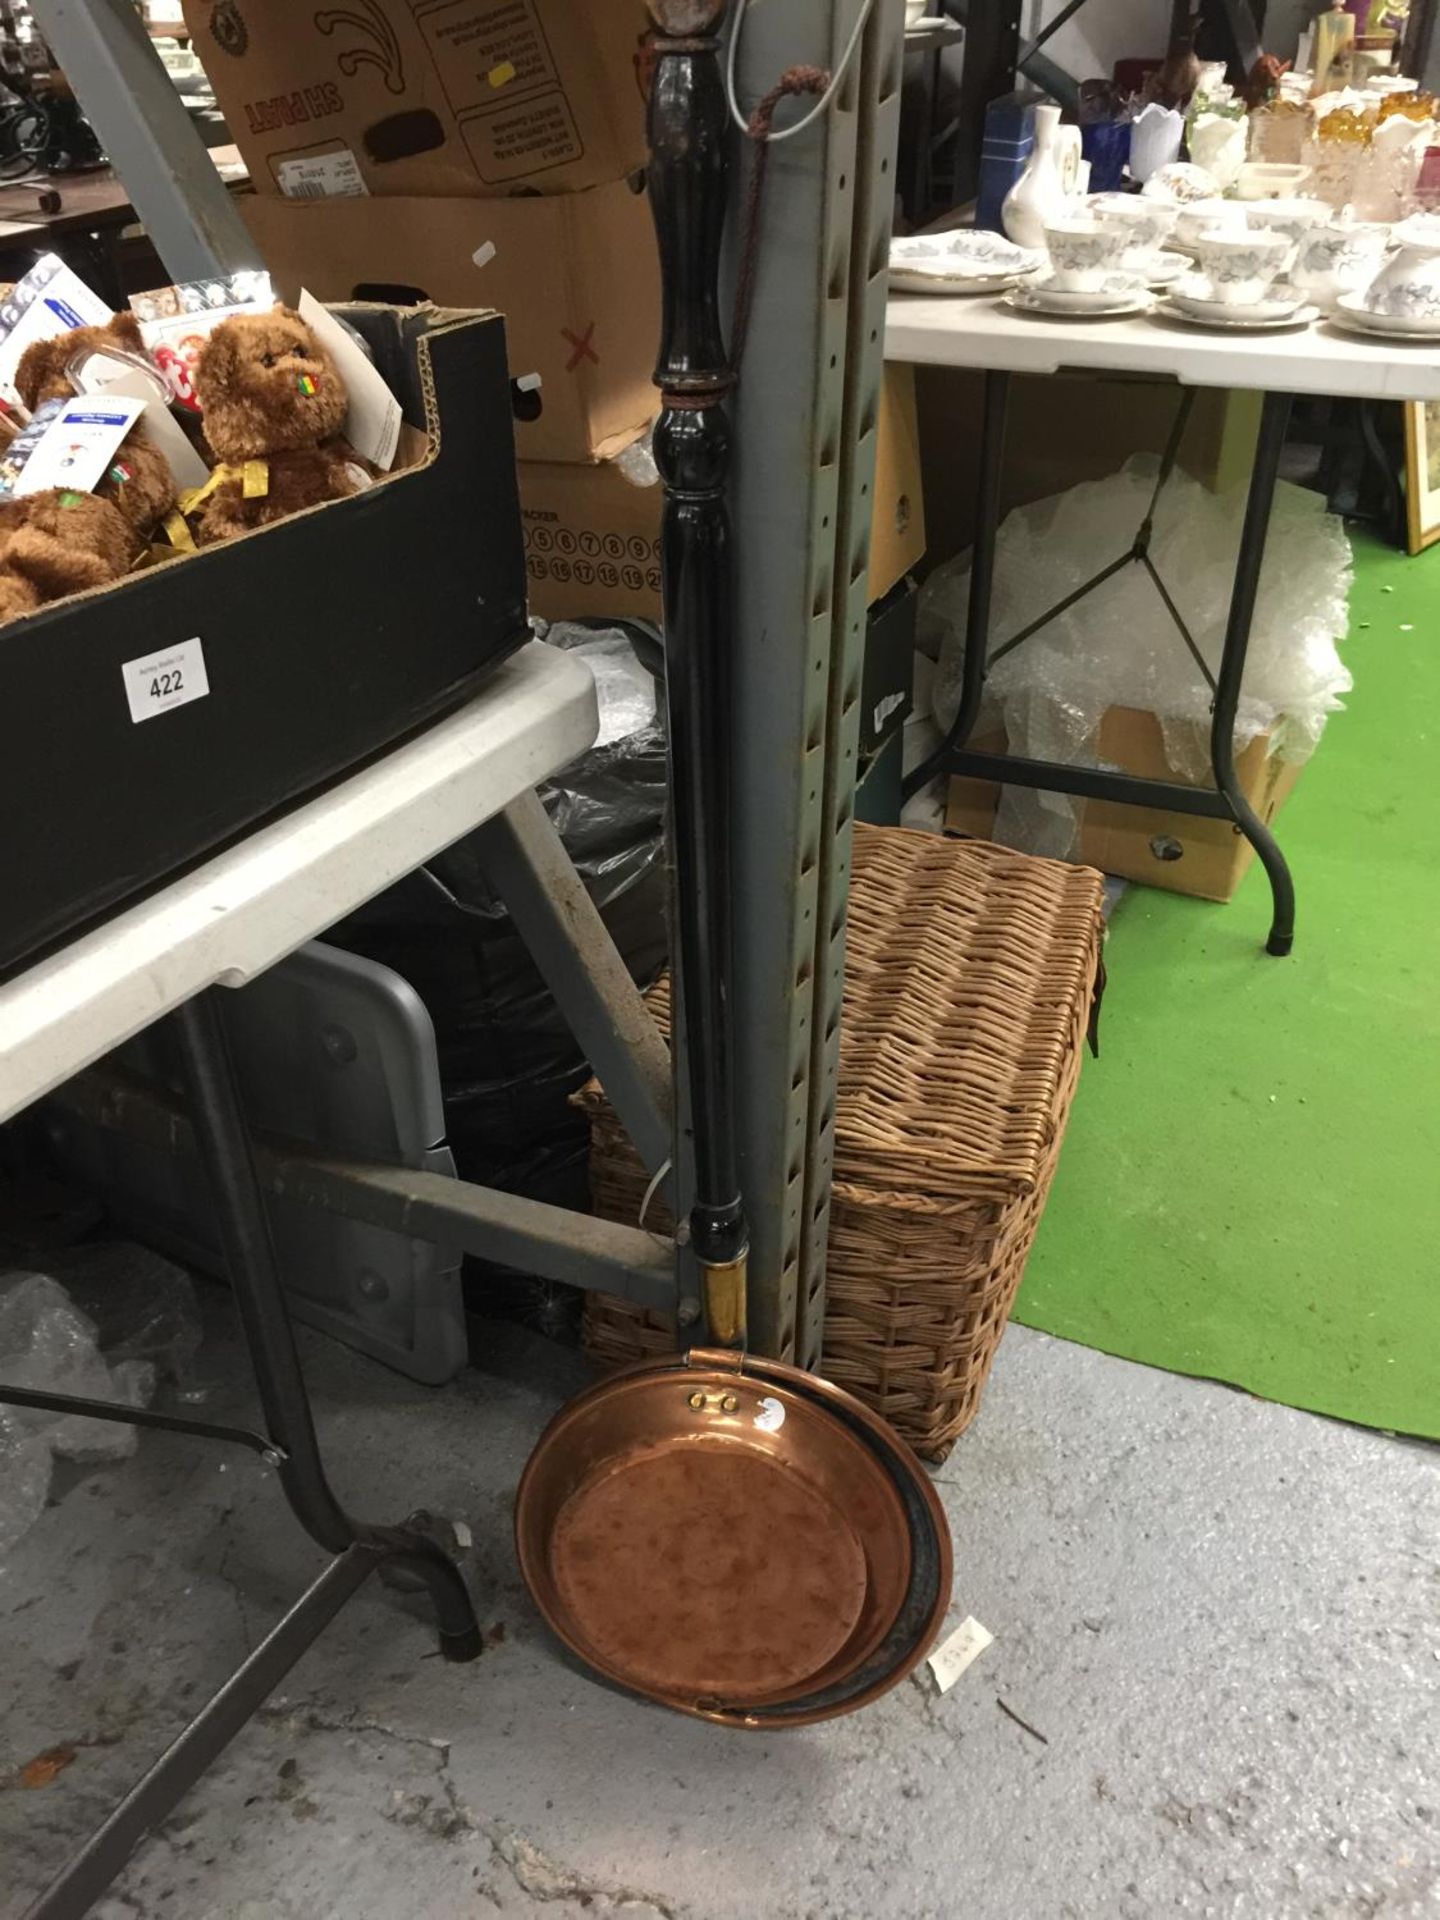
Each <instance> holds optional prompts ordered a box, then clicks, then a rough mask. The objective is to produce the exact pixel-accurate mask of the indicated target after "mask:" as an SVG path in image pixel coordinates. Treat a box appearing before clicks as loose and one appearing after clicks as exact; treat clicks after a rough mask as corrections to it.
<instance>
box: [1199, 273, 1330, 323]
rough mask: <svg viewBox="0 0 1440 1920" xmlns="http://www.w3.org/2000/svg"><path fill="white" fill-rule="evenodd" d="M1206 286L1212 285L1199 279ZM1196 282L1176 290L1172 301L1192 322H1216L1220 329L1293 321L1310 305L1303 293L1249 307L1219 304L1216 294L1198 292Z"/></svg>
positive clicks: (1278, 295) (1275, 297)
mask: <svg viewBox="0 0 1440 1920" xmlns="http://www.w3.org/2000/svg"><path fill="white" fill-rule="evenodd" d="M1196 279H1199V283H1200V285H1202V286H1208V285H1209V282H1208V281H1206V280H1204V279H1203V278H1201V277H1200V276H1196ZM1194 286H1195V280H1192V281H1191V282H1190V284H1189V285H1182V286H1177V287H1172V288H1171V289H1170V299H1171V300H1172V301H1173V302H1174V304H1175V305H1176V306H1177V307H1183V308H1184V310H1185V312H1186V313H1188V314H1189V315H1190V316H1191V318H1192V319H1195V320H1213V321H1214V322H1215V323H1216V324H1217V325H1218V326H1222V327H1225V326H1236V327H1267V326H1271V325H1273V324H1275V323H1276V322H1278V321H1282V320H1291V319H1293V318H1294V316H1295V315H1296V314H1297V313H1298V312H1299V311H1300V309H1301V308H1302V307H1303V306H1305V305H1306V301H1305V297H1304V295H1303V294H1299V293H1272V294H1270V295H1269V296H1268V297H1267V298H1266V299H1264V300H1256V301H1253V302H1250V303H1249V304H1246V303H1243V302H1241V301H1238V300H1217V299H1216V298H1215V296H1214V295H1213V294H1208V293H1197V292H1195V291H1194Z"/></svg>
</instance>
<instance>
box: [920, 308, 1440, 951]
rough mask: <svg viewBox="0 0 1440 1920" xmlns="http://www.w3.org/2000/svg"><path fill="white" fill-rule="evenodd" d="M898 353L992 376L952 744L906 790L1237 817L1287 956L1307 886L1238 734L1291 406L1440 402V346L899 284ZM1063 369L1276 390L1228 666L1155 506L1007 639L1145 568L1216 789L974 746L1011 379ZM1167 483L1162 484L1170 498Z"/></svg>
mask: <svg viewBox="0 0 1440 1920" xmlns="http://www.w3.org/2000/svg"><path fill="white" fill-rule="evenodd" d="M885 357H886V358H887V359H888V360H896V361H909V362H912V363H914V364H916V365H922V366H944V367H968V368H974V369H978V370H980V371H982V372H983V373H984V375H985V395H984V411H983V416H982V426H981V436H980V485H979V492H978V498H977V504H976V528H975V546H974V555H973V560H972V564H971V571H970V598H969V623H968V627H967V635H968V638H967V645H966V648H965V660H964V669H963V678H962V683H961V697H960V705H959V709H958V711H957V712H956V715H955V719H954V722H953V724H952V725H951V727H950V730H949V732H948V733H947V735H946V737H945V739H944V740H943V741H942V742H941V744H940V745H939V747H937V748H936V750H935V752H934V753H932V754H931V755H930V756H929V758H928V759H926V760H925V761H924V763H923V764H922V765H921V766H919V767H917V768H915V769H914V770H913V771H912V773H911V774H909V775H908V776H907V778H906V782H905V791H906V794H907V796H908V795H909V794H910V793H913V792H915V791H916V790H917V789H918V788H919V787H921V786H923V785H925V784H926V782H928V781H929V780H931V779H932V778H934V776H935V775H936V774H938V773H958V774H966V775H969V776H971V777H973V778H978V779H983V780H991V781H1001V782H1006V781H1008V782H1010V783H1012V784H1014V785H1017V786H1027V787H1037V788H1040V789H1042V790H1044V791H1046V792H1051V793H1070V794H1075V795H1077V796H1079V797H1081V798H1086V799H1089V798H1094V799H1101V800H1114V801H1119V802H1121V803H1122V804H1125V805H1130V806H1148V807H1164V808H1169V809H1170V810H1172V811H1173V812H1177V813H1188V814H1198V815H1203V816H1207V817H1209V818H1212V819H1222V820H1231V821H1233V822H1234V824H1235V825H1236V826H1237V827H1238V828H1239V829H1240V831H1241V832H1242V833H1243V834H1244V835H1245V837H1246V838H1247V839H1248V840H1249V841H1250V843H1251V845H1252V846H1253V847H1254V848H1255V851H1256V852H1257V853H1258V854H1259V856H1260V858H1261V860H1262V862H1263V863H1264V866H1265V871H1266V873H1267V875H1268V876H1269V880H1270V890H1271V897H1272V901H1273V913H1272V918H1271V925H1270V933H1269V937H1268V940H1267V942H1266V947H1267V951H1269V952H1270V953H1273V954H1286V953H1289V952H1290V950H1291V947H1292V946H1293V944H1294V938H1295V889H1294V885H1293V882H1292V880H1291V877H1290V870H1289V868H1288V866H1287V865H1286V862H1285V857H1284V855H1283V854H1282V853H1281V851H1280V848H1279V846H1278V844H1277V843H1276V841H1275V838H1274V836H1273V834H1271V832H1270V830H1269V829H1268V828H1267V827H1266V826H1265V824H1264V822H1263V821H1261V820H1260V819H1259V817H1258V816H1257V815H1256V813H1255V811H1254V809H1253V808H1252V807H1251V805H1250V803H1249V801H1248V800H1247V799H1246V797H1245V795H1244V794H1243V793H1242V792H1241V790H1240V786H1239V783H1238V780H1237V778H1236V774H1235V755H1234V733H1235V712H1236V707H1237V705H1238V702H1239V698H1240V686H1241V681H1242V679H1243V678H1244V673H1245V656H1246V652H1247V649H1248V646H1249V641H1250V623H1251V618H1252V615H1253V613H1254V609H1255V593H1256V588H1257V586H1258V583H1259V578H1260V567H1261V563H1262V561H1263V560H1264V556H1265V535H1266V530H1267V527H1268V524H1269V520H1270V508H1271V503H1272V501H1273V499H1274V494H1275V482H1276V478H1277V475H1278V473H1279V468H1280V456H1281V454H1282V452H1283V451H1284V446H1285V430H1286V426H1287V424H1288V421H1289V417H1290V406H1291V401H1292V399H1293V396H1294V395H1295V394H1297V393H1306V394H1326V395H1337V394H1340V395H1345V396H1347V397H1349V398H1354V399H1360V400H1433V399H1437V398H1440V353H1437V352H1436V347H1435V342H1434V341H1418V342H1414V343H1411V342H1402V341H1395V342H1393V343H1392V342H1391V341H1388V340H1382V339H1380V338H1378V337H1376V338H1373V339H1372V338H1364V337H1361V336H1360V335H1357V334H1353V333H1351V332H1349V331H1348V330H1346V329H1343V328H1341V327H1338V326H1336V325H1334V324H1333V322H1330V321H1322V322H1318V323H1315V324H1313V325H1311V326H1309V327H1306V328H1303V329H1298V330H1296V331H1293V332H1283V333H1281V332H1272V333H1240V332H1220V331H1216V332H1210V331H1205V330H1202V329H1200V328H1198V327H1191V326H1187V325H1185V324H1184V323H1183V322H1180V321H1174V320H1167V319H1164V318H1162V317H1160V316H1157V315H1145V316H1139V317H1135V318H1132V319H1126V320H1098V321H1097V320H1059V319H1050V318H1043V317H1040V316H1038V315H1030V314H1023V313H1016V312H1014V311H1012V310H1011V309H1009V308H1007V307H1005V306H1003V305H1002V304H1001V302H1000V300H999V299H996V298H989V297H984V296H982V297H978V298H963V297H955V296H933V295H924V294H920V295H916V294H892V295H891V297H890V302H889V306H888V308H887V310H886V319H885ZM1061 368H1067V369H1070V368H1074V369H1079V370H1089V371H1093V372H1100V373H1141V374H1151V375H1158V376H1165V377H1168V378H1170V379H1173V380H1175V381H1177V382H1178V383H1179V384H1180V386H1181V387H1182V388H1186V387H1189V388H1193V387H1241V388H1250V389H1254V390H1258V391H1259V392H1260V393H1261V394H1262V395H1263V404H1262V408H1261V415H1260V430H1259V435H1258V437H1257V440H1256V446H1255V457H1254V465H1253V467H1252V470H1251V477H1250V491H1249V497H1248V499H1247V501H1246V506H1245V516H1244V520H1243V522H1242V526H1241V534H1240V548H1239V553H1238V555H1237V557H1236V563H1235V576H1234V584H1233V587H1232V590H1231V597H1230V612H1229V617H1228V619H1227V621H1226V626H1225V643H1224V648H1223V651H1222V653H1221V658H1220V665H1219V670H1218V672H1216V673H1215V674H1214V675H1213V676H1212V675H1211V673H1210V670H1209V667H1208V666H1207V665H1206V663H1205V661H1204V660H1203V658H1202V657H1201V656H1200V653H1199V649H1198V648H1197V647H1196V645H1195V643H1194V641H1193V639H1192V638H1191V636H1190V634H1189V632H1188V630H1187V629H1186V627H1185V625H1184V622H1183V620H1182V618H1181V616H1180V614H1179V611H1178V609H1177V608H1176V607H1175V605H1174V603H1173V601H1172V600H1171V599H1170V597H1169V595H1168V593H1167V591H1166V589H1165V586H1164V583H1163V582H1162V581H1161V580H1160V578H1159V576H1158V574H1157V573H1156V572H1155V568H1154V565H1153V563H1152V562H1151V560H1150V555H1149V542H1150V522H1149V519H1148V517H1147V519H1146V521H1145V522H1144V523H1143V524H1142V526H1141V528H1140V529H1139V531H1138V532H1137V534H1136V538H1135V541H1134V543H1133V545H1132V546H1131V547H1130V548H1129V549H1127V551H1126V552H1125V553H1123V554H1121V555H1119V556H1118V557H1116V558H1115V559H1113V560H1111V561H1109V562H1108V563H1107V564H1106V565H1105V566H1103V567H1102V568H1101V569H1100V570H1099V571H1098V572H1097V573H1096V575H1095V577H1094V578H1093V579H1092V580H1090V581H1089V582H1087V583H1086V585H1085V586H1084V587H1082V588H1080V589H1079V590H1078V591H1077V592H1076V593H1073V594H1070V595H1068V596H1067V597H1066V598H1065V599H1064V600H1063V601H1062V602H1060V604H1059V605H1058V606H1055V607H1052V608H1051V609H1050V610H1049V611H1048V612H1047V613H1046V614H1044V615H1042V617H1041V618H1040V619H1039V620H1037V621H1035V622H1032V624H1031V625H1030V626H1029V627H1027V628H1026V629H1025V630H1024V631H1023V632H1022V633H1020V634H1016V635H1008V636H1006V637H1005V639H1004V642H1003V647H1002V650H1003V651H1005V652H1008V651H1010V649H1011V648H1013V647H1015V646H1017V645H1019V644H1021V643H1022V642H1023V641H1025V640H1027V639H1029V637H1030V635H1031V634H1033V633H1035V632H1037V631H1038V630H1039V629H1040V628H1041V627H1042V626H1044V625H1046V624H1047V623H1048V622H1049V621H1050V620H1052V619H1054V618H1055V617H1056V615H1057V614H1060V613H1062V612H1064V611H1065V610H1066V609H1067V608H1068V607H1070V606H1073V605H1074V604H1075V602H1076V601H1077V600H1079V599H1081V598H1082V597H1083V596H1084V595H1085V594H1086V593H1089V592H1090V591H1092V590H1093V588H1095V587H1096V586H1098V585H1099V584H1100V583H1101V581H1103V580H1105V579H1108V578H1109V577H1110V575H1111V574H1113V573H1118V572H1119V571H1120V570H1121V569H1122V568H1123V567H1126V566H1129V565H1132V564H1133V565H1140V566H1143V567H1145V568H1146V569H1147V571H1148V572H1149V573H1150V575H1151V578H1152V579H1153V580H1154V582H1155V585H1156V588H1157V590H1158V592H1159V594H1160V596H1161V598H1162V599H1163V600H1164V603H1165V606H1166V610H1167V612H1168V614H1169V616H1170V617H1171V618H1172V619H1173V620H1174V622H1175V624H1176V626H1177V627H1178V628H1179V631H1180V633H1181V636H1182V638H1183V639H1184V640H1185V642H1186V644H1187V645H1188V646H1189V648H1190V651H1191V653H1192V655H1193V656H1194V658H1195V660H1196V664H1197V667H1198V669H1199V671H1200V672H1202V673H1203V674H1204V675H1205V678H1206V679H1207V680H1208V681H1209V682H1210V686H1211V691H1212V694H1213V708H1212V720H1211V729H1210V760H1211V770H1212V772H1213V775H1214V781H1215V784H1214V786H1213V787H1194V786H1187V785H1185V784H1183V783H1182V782H1179V781H1169V780H1151V779H1143V778H1140V777H1139V776H1137V775H1134V774H1124V773H1116V772H1111V771H1109V770H1107V769H1105V768H1101V767H1079V766H1066V765H1062V764H1060V763H1058V762H1053V761H1044V760H1027V759H1022V758H1019V757H1018V756H1014V755H1010V754H996V753H979V752H976V751H974V750H973V749H971V748H970V747H968V746H967V745H966V742H967V741H968V739H969V737H970V735H971V733H972V731H973V729H974V726H975V722H976V719H977V718H978V716H979V711H980V701H981V696H982V694H983V692H984V687H985V674H986V669H987V667H988V665H989V664H990V662H991V659H992V657H994V656H992V654H991V650H990V601H991V583H992V579H993V575H994V562H995V537H996V533H997V531H998V529H999V521H1000V470H1001V461H1002V458H1003V453H1004V438H1005V409H1006V400H1007V395H1008V388H1009V380H1010V375H1011V374H1012V373H1041V374H1044V373H1056V372H1058V371H1059V370H1060V369H1061ZM1187 413H1188V395H1187V396H1182V400H1181V406H1180V411H1179V413H1178V415H1177V418H1176V423H1175V430H1174V431H1173V432H1172V434H1171V437H1170V442H1169V445H1168V447H1167V448H1166V451H1165V455H1164V457H1163V459H1162V461H1161V467H1160V482H1159V484H1160V486H1163V485H1164V483H1165V480H1166V479H1167V478H1168V475H1169V473H1170V470H1171V468H1172V467H1173V465H1174V461H1175V457H1176V454H1177V452H1178V449H1179V442H1180V434H1181V432H1182V431H1183V429H1184V424H1185V419H1186V416H1187ZM1158 492H1159V487H1158V486H1157V489H1156V493H1157V496H1158ZM1152 512H1153V503H1152Z"/></svg>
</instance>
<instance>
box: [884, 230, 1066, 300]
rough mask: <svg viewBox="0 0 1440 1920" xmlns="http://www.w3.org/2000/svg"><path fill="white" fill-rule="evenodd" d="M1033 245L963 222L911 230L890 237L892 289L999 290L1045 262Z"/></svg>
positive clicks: (1014, 283) (929, 291)
mask: <svg viewBox="0 0 1440 1920" xmlns="http://www.w3.org/2000/svg"><path fill="white" fill-rule="evenodd" d="M1045 264H1046V256H1045V253H1044V252H1043V250H1042V249H1040V248H1038V247H1017V246H1016V245H1015V243H1014V242H1013V241H1012V240H1007V239H1006V238H1005V236H1004V235H1003V234H999V233H990V232H988V231H986V230H983V229H979V228H973V227H963V228H957V229H956V230H955V231H954V232H952V233H916V234H910V235H909V236H907V237H904V238H900V239H895V240H892V241H891V242H890V290H891V292H892V293H948V294H962V295H963V294H970V295H973V294H979V293H1002V292H1004V290H1005V289H1006V288H1007V287H1013V286H1015V285H1016V284H1017V282H1020V281H1023V280H1026V279H1028V278H1029V277H1030V275H1032V274H1034V273H1038V272H1039V270H1040V269H1041V268H1042V267H1043V266H1045Z"/></svg>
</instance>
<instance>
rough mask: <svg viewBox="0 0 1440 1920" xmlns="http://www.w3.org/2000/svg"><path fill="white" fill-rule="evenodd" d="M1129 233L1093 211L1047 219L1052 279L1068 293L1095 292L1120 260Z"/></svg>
mask: <svg viewBox="0 0 1440 1920" xmlns="http://www.w3.org/2000/svg"><path fill="white" fill-rule="evenodd" d="M1128 238H1129V236H1128V233H1127V231H1126V229H1125V228H1124V227H1122V226H1107V225H1106V224H1105V222H1104V221H1103V220H1097V219H1095V218H1094V216H1093V215H1091V214H1083V213H1082V214H1075V215H1073V216H1071V217H1069V218H1067V219H1064V220H1047V221H1046V223H1045V245H1046V246H1047V247H1048V248H1049V250H1050V267H1051V283H1052V285H1054V286H1055V287H1057V288H1060V289H1062V290H1063V291H1064V292H1067V293H1094V292H1096V291H1098V289H1099V288H1101V287H1103V286H1104V284H1105V282H1106V280H1107V279H1108V278H1109V276H1110V275H1111V274H1112V273H1113V272H1114V271H1115V269H1116V268H1117V267H1118V266H1119V264H1120V256H1121V255H1122V254H1123V253H1124V251H1125V246H1126V242H1127V240H1128Z"/></svg>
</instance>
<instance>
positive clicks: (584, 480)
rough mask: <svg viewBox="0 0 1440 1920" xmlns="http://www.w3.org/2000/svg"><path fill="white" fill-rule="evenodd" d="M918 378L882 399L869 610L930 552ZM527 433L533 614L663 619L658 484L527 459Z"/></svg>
mask: <svg viewBox="0 0 1440 1920" xmlns="http://www.w3.org/2000/svg"><path fill="white" fill-rule="evenodd" d="M913 372H914V369H913V368H911V367H887V368H886V369H885V381H884V385H883V386H882V388H881V393H880V418H879V425H878V430H877V432H878V439H877V446H876V456H875V486H874V491H873V495H872V497H873V499H874V503H875V504H874V511H873V514H872V516H871V531H870V588H869V591H870V599H871V602H872V604H873V603H874V602H875V601H876V600H879V599H882V598H883V597H884V595H885V594H887V593H888V592H889V591H890V589H891V588H892V587H893V586H894V585H895V583H896V582H897V581H898V580H900V579H902V578H903V577H904V575H905V574H906V573H907V572H908V571H909V570H910V568H911V567H913V566H914V565H916V563H917V562H918V561H919V560H920V558H921V556H922V555H923V554H924V552H925V510H924V501H923V497H922V494H921V487H920V436H919V429H918V426H917V423H916V419H915V382H914V379H913ZM654 405H655V396H654V391H653V389H652V390H651V407H652V409H653V407H654ZM529 431H530V429H528V428H526V427H524V426H521V427H518V428H517V430H516V436H517V442H518V445H519V447H520V450H521V461H520V512H521V517H522V519H523V521H524V524H525V565H526V571H527V573H528V575H529V581H530V611H531V612H532V613H535V614H539V615H540V616H541V617H542V618H543V619H546V620H575V619H587V618H589V619H607V618H620V619H644V620H658V619H659V617H660V510H661V507H662V506H663V504H664V496H663V493H662V490H661V488H660V486H659V484H658V483H656V484H654V485H649V486H637V485H635V484H634V483H633V482H632V481H631V480H630V479H628V478H627V477H626V471H625V469H626V467H628V466H629V465H630V464H631V463H630V462H628V461H625V462H622V463H620V464H617V463H616V462H615V461H614V460H613V459H612V460H607V461H605V462H604V463H603V464H601V465H597V466H589V467H582V466H575V465H563V464H560V463H558V462H553V461H538V462H537V461H533V460H530V459H529V458H527V457H526V448H527V445H528V442H527V438H526V436H527V434H528V432H529Z"/></svg>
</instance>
